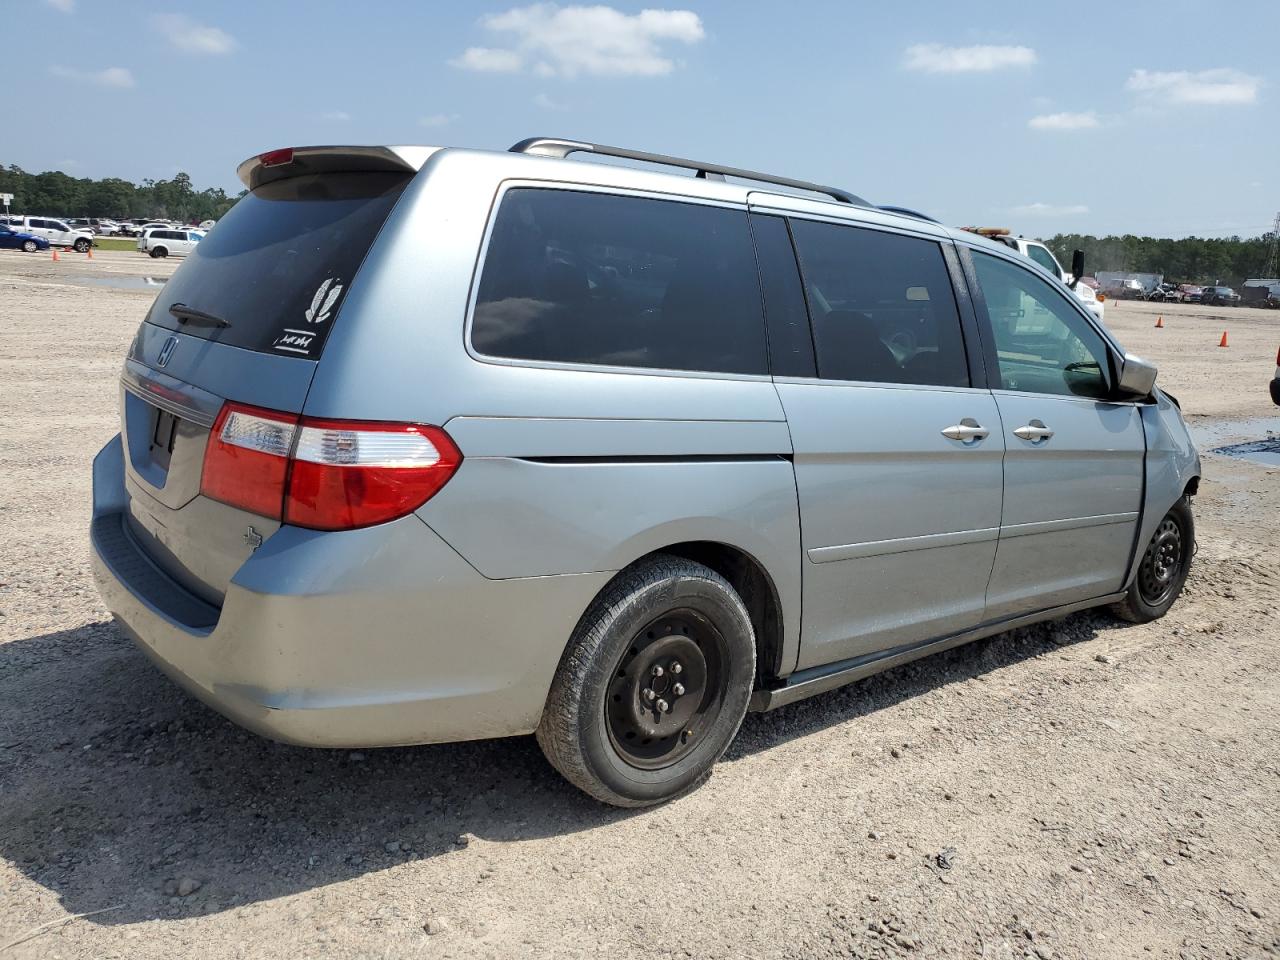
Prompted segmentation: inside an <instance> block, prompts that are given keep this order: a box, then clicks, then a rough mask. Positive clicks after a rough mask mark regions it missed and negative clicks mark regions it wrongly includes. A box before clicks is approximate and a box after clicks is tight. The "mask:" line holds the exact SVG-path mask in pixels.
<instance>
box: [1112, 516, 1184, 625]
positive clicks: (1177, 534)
mask: <svg viewBox="0 0 1280 960" xmlns="http://www.w3.org/2000/svg"><path fill="white" fill-rule="evenodd" d="M1195 530H1196V528H1195V518H1194V517H1193V516H1192V514H1191V501H1190V500H1189V499H1188V498H1187V497H1183V498H1182V499H1181V500H1179V501H1178V502H1177V503H1175V504H1174V505H1173V507H1172V508H1171V509H1170V510H1169V512H1168V513H1166V514H1165V515H1164V517H1162V518H1161V520H1160V523H1159V524H1157V525H1156V529H1155V532H1154V533H1153V534H1152V535H1151V539H1150V540H1148V541H1147V545H1146V548H1145V549H1144V550H1143V553H1142V559H1141V560H1140V561H1139V563H1138V572H1137V575H1136V576H1135V577H1134V578H1133V583H1132V584H1130V585H1129V589H1128V592H1127V593H1126V594H1125V598H1124V599H1123V600H1121V601H1120V602H1119V603H1117V604H1115V605H1114V606H1112V608H1111V609H1112V610H1113V611H1114V612H1115V614H1116V615H1117V616H1119V617H1122V618H1123V619H1125V620H1129V621H1131V622H1133V623H1148V622H1150V621H1152V620H1157V619H1159V618H1160V617H1163V616H1164V615H1165V614H1166V613H1168V612H1169V608H1170V607H1172V606H1173V602H1174V601H1175V600H1177V599H1178V595H1179V594H1180V593H1181V592H1182V587H1183V584H1185V583H1186V582H1187V574H1188V573H1190V571H1191V557H1192V554H1193V553H1194V552H1195V542H1196V532H1195Z"/></svg>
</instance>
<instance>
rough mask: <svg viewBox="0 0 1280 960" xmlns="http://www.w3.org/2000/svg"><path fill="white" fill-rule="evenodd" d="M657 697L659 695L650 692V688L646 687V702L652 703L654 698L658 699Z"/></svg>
mask: <svg viewBox="0 0 1280 960" xmlns="http://www.w3.org/2000/svg"><path fill="white" fill-rule="evenodd" d="M656 696H657V694H656V693H654V692H653V691H652V690H650V689H649V688H648V687H645V688H644V698H645V699H646V700H650V701H652V700H653V698H654V697H656Z"/></svg>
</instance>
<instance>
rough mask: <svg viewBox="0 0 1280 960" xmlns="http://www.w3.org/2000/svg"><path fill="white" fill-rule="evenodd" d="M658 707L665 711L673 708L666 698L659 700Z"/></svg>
mask: <svg viewBox="0 0 1280 960" xmlns="http://www.w3.org/2000/svg"><path fill="white" fill-rule="evenodd" d="M658 709H659V710H661V711H662V712H663V713H667V712H669V711H670V710H671V704H669V703H667V701H665V700H659V701H658Z"/></svg>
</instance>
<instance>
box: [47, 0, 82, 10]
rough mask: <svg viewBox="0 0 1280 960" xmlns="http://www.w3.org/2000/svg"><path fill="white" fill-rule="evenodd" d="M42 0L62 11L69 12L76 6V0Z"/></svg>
mask: <svg viewBox="0 0 1280 960" xmlns="http://www.w3.org/2000/svg"><path fill="white" fill-rule="evenodd" d="M44 2H45V3H47V4H48V5H49V6H51V7H53V9H55V10H58V11H60V12H62V13H71V12H72V11H74V10H75V8H76V0H44Z"/></svg>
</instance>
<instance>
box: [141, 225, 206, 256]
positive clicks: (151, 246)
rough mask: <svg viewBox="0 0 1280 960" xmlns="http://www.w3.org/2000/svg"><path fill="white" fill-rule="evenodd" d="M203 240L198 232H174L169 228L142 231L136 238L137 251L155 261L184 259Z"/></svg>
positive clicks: (202, 235) (202, 236) (201, 234)
mask: <svg viewBox="0 0 1280 960" xmlns="http://www.w3.org/2000/svg"><path fill="white" fill-rule="evenodd" d="M202 239H204V234H203V233H201V232H200V231H199V230H174V229H171V228H169V227H163V228H158V229H156V228H153V229H150V230H145V231H143V234H142V236H141V237H139V238H138V250H139V251H140V252H142V253H146V254H150V255H151V256H152V257H155V258H157V259H159V258H161V257H185V256H186V255H187V254H189V253H190V252H191V251H192V250H194V249H195V248H196V244H197V243H199V242H200V241H201V240H202Z"/></svg>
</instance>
